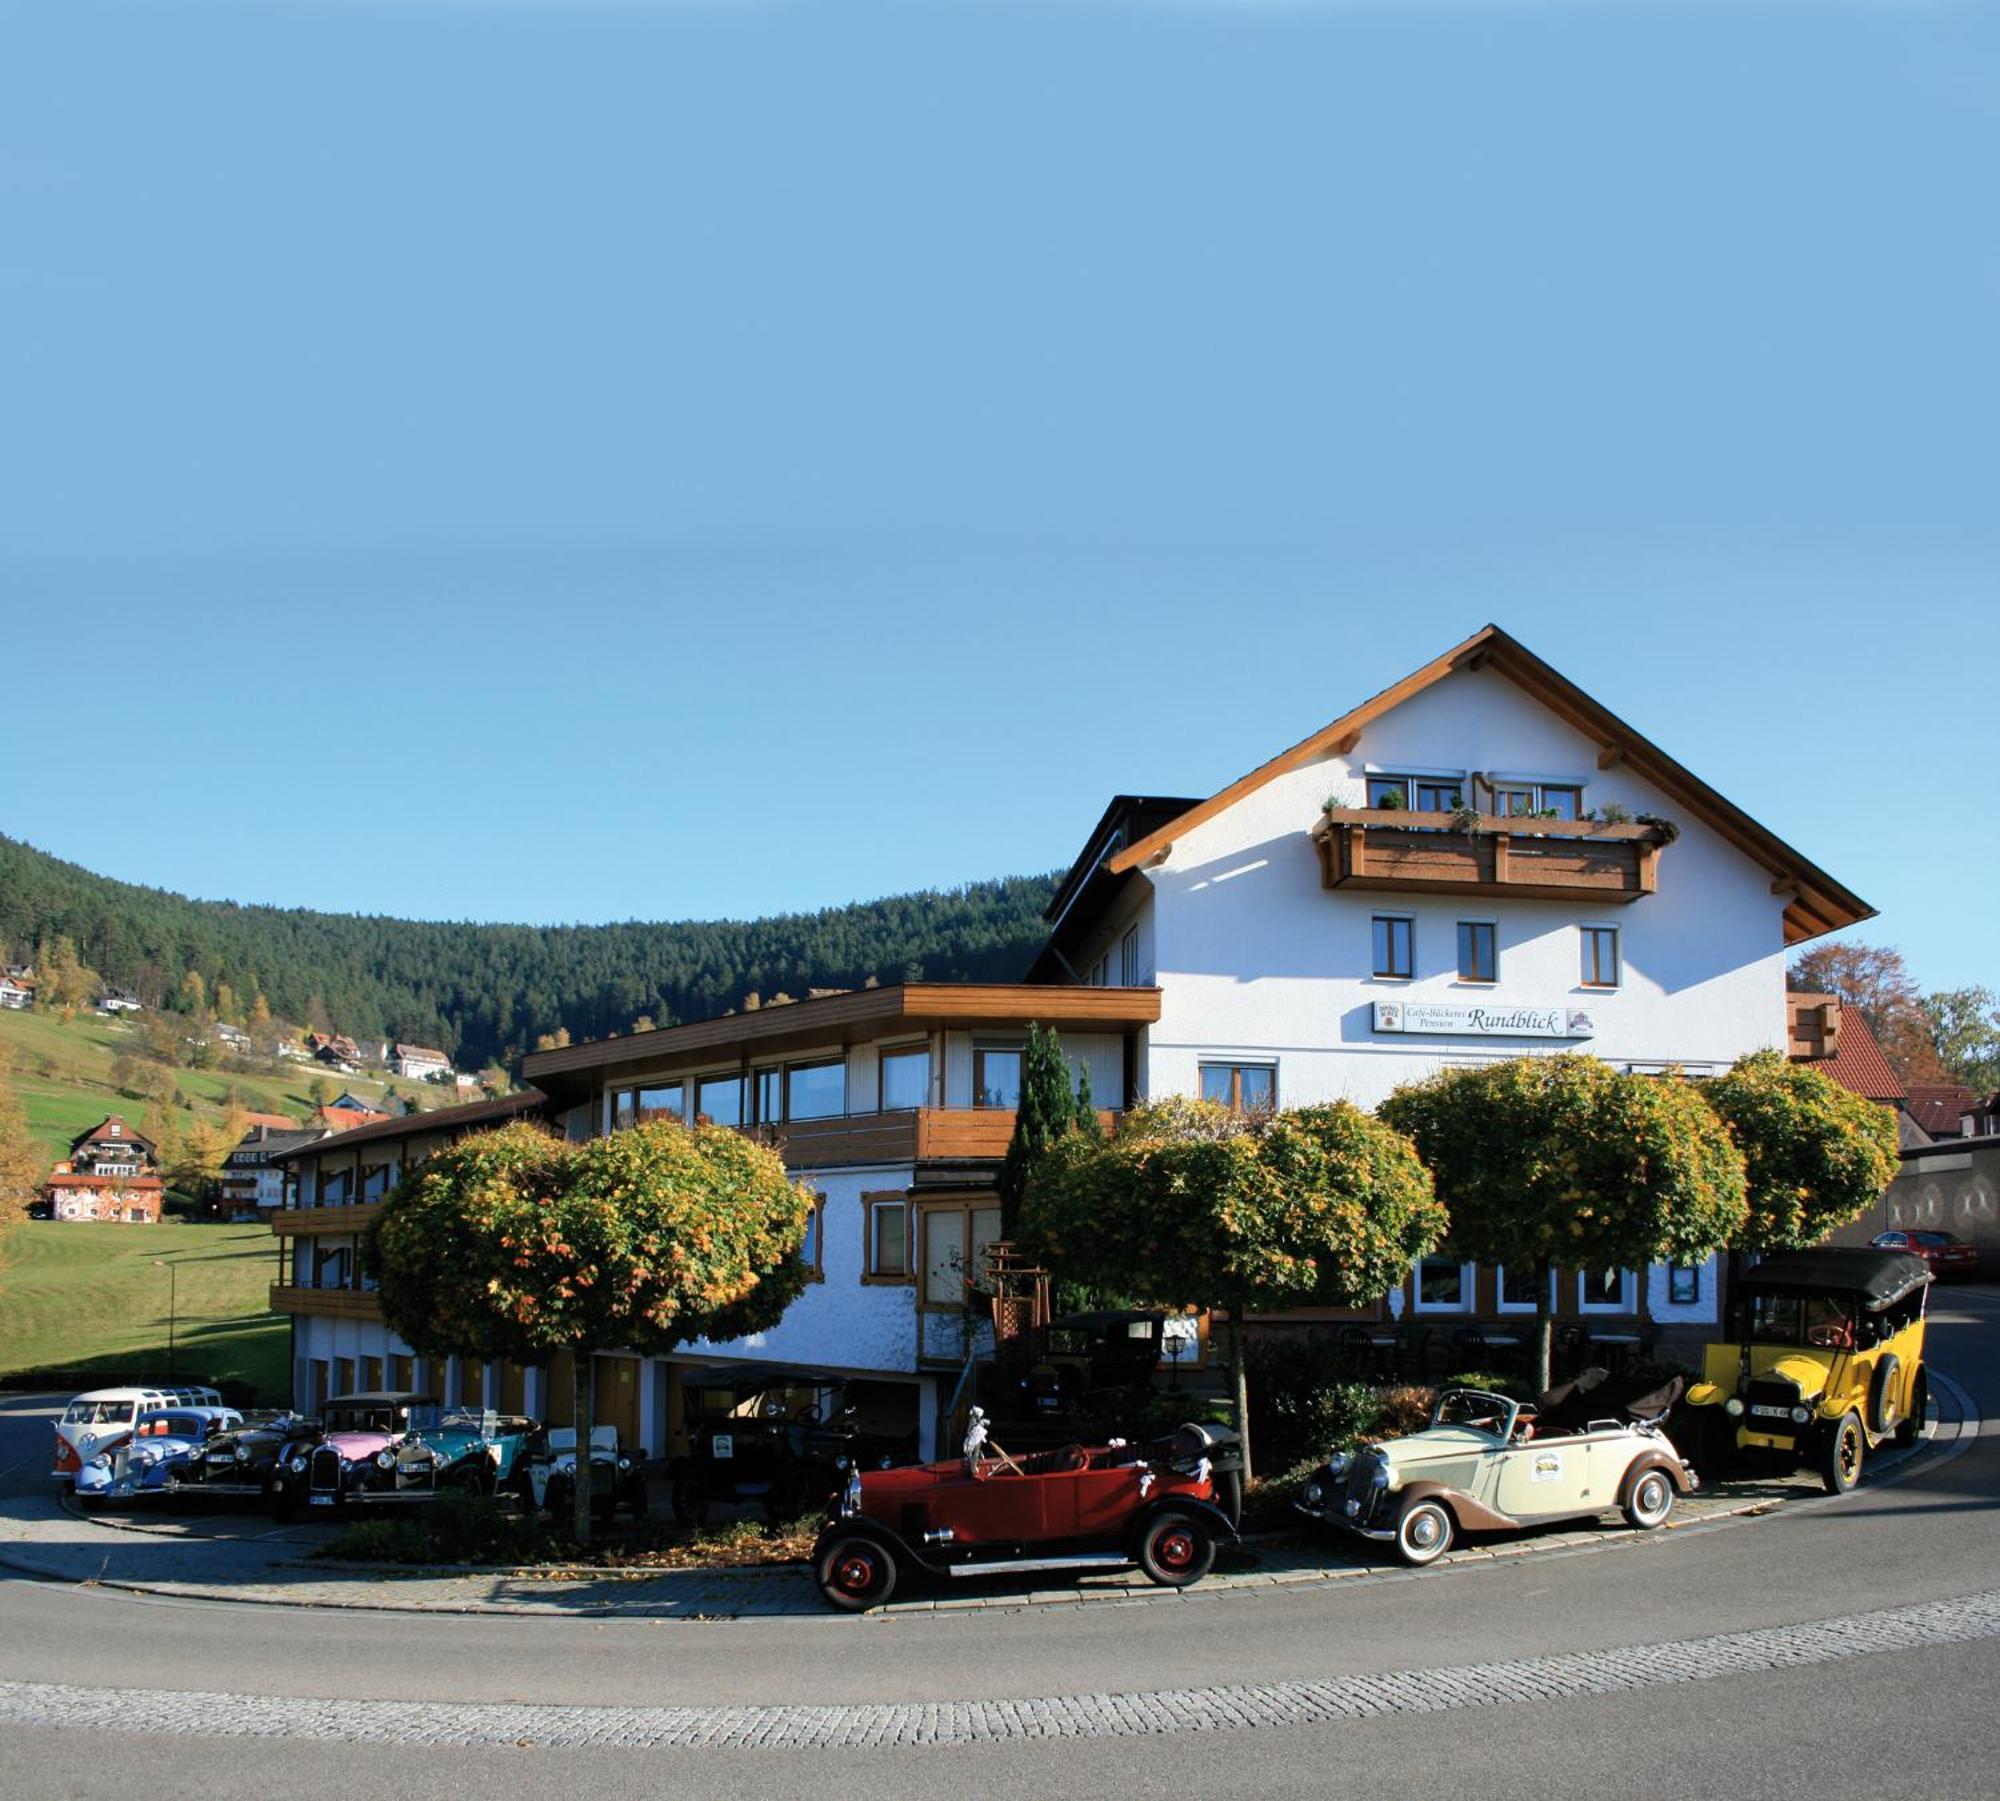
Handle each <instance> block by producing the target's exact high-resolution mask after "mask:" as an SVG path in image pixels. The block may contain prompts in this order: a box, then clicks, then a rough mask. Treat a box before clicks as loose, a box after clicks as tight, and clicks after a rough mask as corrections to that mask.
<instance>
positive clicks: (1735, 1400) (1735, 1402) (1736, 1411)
mask: <svg viewBox="0 0 2000 1801" xmlns="http://www.w3.org/2000/svg"><path fill="white" fill-rule="evenodd" d="M1722 1411H1723V1412H1724V1413H1726V1414H1728V1415H1729V1417H1730V1418H1731V1419H1733V1420H1740V1419H1741V1418H1742V1417H1743V1402H1742V1400H1741V1398H1740V1397H1738V1396H1736V1395H1731V1396H1730V1397H1729V1399H1728V1400H1726V1401H1724V1402H1723V1403H1722Z"/></svg>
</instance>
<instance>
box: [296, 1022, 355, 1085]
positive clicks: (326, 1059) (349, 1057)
mask: <svg viewBox="0 0 2000 1801" xmlns="http://www.w3.org/2000/svg"><path fill="white" fill-rule="evenodd" d="M306 1042H307V1044H308V1046H309V1047H310V1048H311V1050H312V1054H313V1058H314V1061H316V1062H319V1063H324V1064H325V1065H326V1066H327V1067H328V1068H329V1069H335V1070H338V1071H339V1072H340V1073H341V1074H342V1075H344V1076H352V1075H358V1074H359V1073H360V1070H361V1047H360V1046H359V1045H358V1044H356V1043H355V1042H354V1040H353V1039H352V1038H350V1037H348V1036H347V1034H346V1033H344V1032H331V1033H329V1032H315V1033H313V1034H312V1036H311V1037H310V1038H308V1039H307V1040H306Z"/></svg>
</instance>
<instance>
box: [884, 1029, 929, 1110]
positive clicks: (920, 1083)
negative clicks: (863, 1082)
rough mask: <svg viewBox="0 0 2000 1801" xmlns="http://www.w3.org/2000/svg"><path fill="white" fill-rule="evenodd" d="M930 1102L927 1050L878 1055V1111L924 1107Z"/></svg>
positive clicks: (920, 1049) (888, 1052) (919, 1047)
mask: <svg viewBox="0 0 2000 1801" xmlns="http://www.w3.org/2000/svg"><path fill="white" fill-rule="evenodd" d="M930 1098H931V1053H930V1050H929V1048H928V1047H927V1046H925V1045H917V1046H916V1047H914V1048H913V1049H910V1050H901V1051H884V1052H883V1053H882V1103H881V1105H882V1111H883V1112H884V1113H895V1112H898V1111H900V1110H901V1109H903V1108H905V1107H927V1106H929V1105H930Z"/></svg>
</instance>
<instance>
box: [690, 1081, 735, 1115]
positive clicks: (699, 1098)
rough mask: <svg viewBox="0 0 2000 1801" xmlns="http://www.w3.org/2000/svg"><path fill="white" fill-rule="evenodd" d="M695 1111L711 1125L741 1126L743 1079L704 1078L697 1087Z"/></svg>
mask: <svg viewBox="0 0 2000 1801" xmlns="http://www.w3.org/2000/svg"><path fill="white" fill-rule="evenodd" d="M694 1110H695V1112H696V1113H698V1114H702V1115H704V1116H705V1117H706V1118H707V1119H708V1121H709V1123H710V1124H711V1125H717V1126H740V1125H741V1124H742V1123H743V1078H742V1077H741V1076H703V1077H702V1078H701V1080H700V1082H699V1083H697V1084H696V1086H695V1091H694Z"/></svg>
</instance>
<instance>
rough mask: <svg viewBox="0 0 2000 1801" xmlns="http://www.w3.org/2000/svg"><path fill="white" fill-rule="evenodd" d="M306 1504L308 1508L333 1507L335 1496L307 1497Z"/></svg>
mask: <svg viewBox="0 0 2000 1801" xmlns="http://www.w3.org/2000/svg"><path fill="white" fill-rule="evenodd" d="M306 1503H307V1505H308V1506H311V1507H331V1506H332V1505H333V1496H331V1495H307V1496H306Z"/></svg>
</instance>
